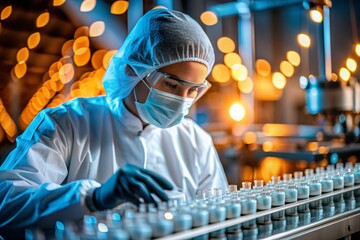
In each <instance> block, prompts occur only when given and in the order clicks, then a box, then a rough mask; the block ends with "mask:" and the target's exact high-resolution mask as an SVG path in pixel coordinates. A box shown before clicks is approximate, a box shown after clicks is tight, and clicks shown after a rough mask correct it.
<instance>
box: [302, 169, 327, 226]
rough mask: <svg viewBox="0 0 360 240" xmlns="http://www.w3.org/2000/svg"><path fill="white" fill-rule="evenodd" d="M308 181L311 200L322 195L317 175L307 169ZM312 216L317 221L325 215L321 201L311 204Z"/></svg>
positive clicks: (312, 170)
mask: <svg viewBox="0 0 360 240" xmlns="http://www.w3.org/2000/svg"><path fill="white" fill-rule="evenodd" d="M305 176H306V180H307V181H308V183H309V189H310V194H309V195H310V198H311V197H315V196H319V195H321V191H322V189H321V183H320V180H319V178H318V177H317V175H315V174H314V169H311V168H308V169H305ZM309 205H310V211H311V216H312V217H314V218H315V219H320V218H321V217H322V215H323V207H322V204H321V200H317V201H313V202H310V204H309Z"/></svg>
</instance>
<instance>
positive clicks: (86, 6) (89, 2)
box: [80, 0, 96, 12]
mask: <svg viewBox="0 0 360 240" xmlns="http://www.w3.org/2000/svg"><path fill="white" fill-rule="evenodd" d="M95 6H96V0H84V1H83V2H82V3H81V6H80V11H81V12H90V11H92V10H93V9H94V8H95Z"/></svg>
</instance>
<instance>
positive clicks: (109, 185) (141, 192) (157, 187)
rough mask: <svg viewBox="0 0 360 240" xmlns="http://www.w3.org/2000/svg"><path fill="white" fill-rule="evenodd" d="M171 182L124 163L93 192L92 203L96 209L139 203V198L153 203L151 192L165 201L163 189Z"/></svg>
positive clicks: (169, 185) (168, 188)
mask: <svg viewBox="0 0 360 240" xmlns="http://www.w3.org/2000/svg"><path fill="white" fill-rule="evenodd" d="M172 188H173V186H172V184H171V183H170V182H169V181H167V180H166V179H165V178H163V177H162V176H160V175H158V174H156V173H154V172H152V171H149V170H147V169H144V168H141V167H138V166H135V165H132V164H126V165H125V166H124V167H122V168H121V169H119V170H118V171H117V172H116V173H114V175H112V176H111V177H110V178H109V179H108V180H107V181H106V182H105V183H103V184H102V185H101V187H99V188H97V189H95V191H94V193H93V198H92V199H93V204H94V206H95V208H96V209H97V210H100V211H102V210H105V209H111V208H114V207H116V206H117V205H119V204H120V203H122V202H132V203H135V204H139V203H140V200H139V198H142V199H143V200H144V201H145V202H147V203H151V202H152V203H154V199H153V198H152V197H151V195H150V194H151V193H154V194H156V195H157V196H158V197H159V198H160V199H162V200H164V201H167V200H168V197H167V196H166V194H165V192H164V189H166V190H171V189H172Z"/></svg>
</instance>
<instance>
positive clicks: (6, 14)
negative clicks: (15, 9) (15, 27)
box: [0, 5, 12, 21]
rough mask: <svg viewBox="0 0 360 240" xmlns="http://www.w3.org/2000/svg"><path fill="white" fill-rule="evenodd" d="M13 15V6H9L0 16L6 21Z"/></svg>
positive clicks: (0, 18)
mask: <svg viewBox="0 0 360 240" xmlns="http://www.w3.org/2000/svg"><path fill="white" fill-rule="evenodd" d="M11 13H12V6H11V5H10V6H7V7H5V8H4V9H3V10H2V11H1V14H0V20H1V21H2V20H5V19H7V18H8V17H10V15H11Z"/></svg>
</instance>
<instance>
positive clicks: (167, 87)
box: [146, 70, 211, 100]
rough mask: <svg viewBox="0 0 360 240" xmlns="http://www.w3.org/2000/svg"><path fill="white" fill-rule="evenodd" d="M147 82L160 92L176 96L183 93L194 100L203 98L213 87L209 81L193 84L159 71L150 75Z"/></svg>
mask: <svg viewBox="0 0 360 240" xmlns="http://www.w3.org/2000/svg"><path fill="white" fill-rule="evenodd" d="M146 80H147V81H148V82H149V83H150V85H151V86H152V87H154V88H156V89H158V90H161V91H166V92H168V93H172V94H176V95H182V93H183V92H186V95H187V97H188V98H194V99H195V100H197V99H199V98H200V97H202V96H203V95H204V94H205V93H206V91H207V90H208V89H209V88H210V87H211V84H210V83H209V82H208V81H207V80H205V81H204V82H203V83H201V84H199V83H193V82H189V81H186V80H183V79H180V78H178V77H176V76H173V75H170V74H167V73H164V72H161V71H159V70H155V71H153V72H151V73H149V74H148V75H147V77H146Z"/></svg>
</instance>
